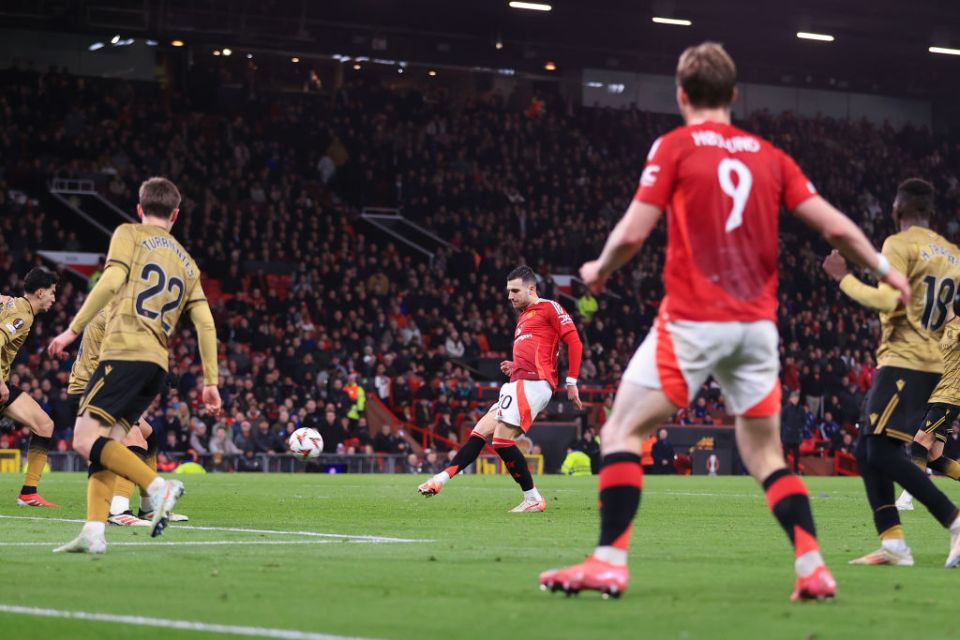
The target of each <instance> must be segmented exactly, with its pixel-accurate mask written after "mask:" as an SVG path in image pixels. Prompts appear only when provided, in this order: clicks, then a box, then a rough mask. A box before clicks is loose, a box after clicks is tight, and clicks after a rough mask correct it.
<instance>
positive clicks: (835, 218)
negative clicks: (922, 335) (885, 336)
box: [794, 196, 910, 304]
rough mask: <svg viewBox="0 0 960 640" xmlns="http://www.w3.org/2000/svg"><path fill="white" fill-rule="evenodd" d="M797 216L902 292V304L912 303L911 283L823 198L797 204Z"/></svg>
mask: <svg viewBox="0 0 960 640" xmlns="http://www.w3.org/2000/svg"><path fill="white" fill-rule="evenodd" d="M794 214H795V215H796V216H797V217H798V218H800V220H802V221H803V222H804V223H806V224H807V226H809V227H811V228H813V229H816V230H817V231H819V232H820V234H821V235H822V236H823V237H824V239H825V240H826V241H827V242H829V243H830V244H831V245H832V246H833V247H834V248H836V249H838V250H839V251H840V253H841V254H843V255H844V256H846V257H847V258H849V259H850V260H852V261H853V262H854V263H856V264H858V265H860V266H861V267H866V268H868V269H872V270H873V272H874V273H875V274H876V275H877V278H878V279H879V280H881V281H882V282H885V283H886V284H888V285H889V286H890V287H892V288H893V289H896V290H897V292H899V298H898V301H899V302H902V303H904V304H906V303H907V301H909V300H910V282H909V281H908V280H907V278H906V276H904V275H903V273H901V272H900V271H898V270H897V269H895V268H892V267H891V266H890V261H889V260H888V259H887V258H886V257H885V256H884V255H883V254H881V253H878V252H877V250H876V249H874V248H873V245H872V244H870V241H869V240H867V237H866V236H865V235H863V231H861V230H860V228H859V227H858V226H857V225H855V224H854V223H853V221H852V220H851V219H850V218H848V217H847V216H845V215H844V214H843V213H841V212H840V211H838V210H837V209H836V208H834V207H833V205H831V204H830V203H829V202H827V201H826V200H824V199H823V198H821V197H820V196H814V197H812V198H808V199H806V200H804V201H803V202H801V203H800V204H799V205H797V208H796V209H795V210H794Z"/></svg>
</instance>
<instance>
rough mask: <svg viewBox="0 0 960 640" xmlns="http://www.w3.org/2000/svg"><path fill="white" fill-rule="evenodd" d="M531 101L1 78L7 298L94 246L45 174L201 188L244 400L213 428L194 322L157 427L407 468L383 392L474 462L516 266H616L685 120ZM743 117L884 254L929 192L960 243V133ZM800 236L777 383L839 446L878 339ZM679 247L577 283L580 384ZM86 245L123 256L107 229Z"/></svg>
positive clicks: (127, 197)
mask: <svg viewBox="0 0 960 640" xmlns="http://www.w3.org/2000/svg"><path fill="white" fill-rule="evenodd" d="M538 104H539V108H537V109H529V108H527V105H523V104H517V101H516V100H515V99H514V98H513V97H510V96H507V97H503V96H499V95H496V94H490V95H483V96H479V97H475V98H462V97H456V98H455V97H451V96H449V95H445V94H443V92H442V91H440V90H438V92H437V93H436V94H431V95H421V94H417V93H412V92H407V93H398V92H392V91H389V90H387V89H386V88H384V87H381V86H378V85H375V84H368V83H358V84H353V85H349V86H347V87H345V88H344V89H342V90H341V91H339V92H338V93H337V94H336V97H335V99H332V100H319V99H316V96H312V95H309V94H307V95H299V96H298V95H289V94H285V95H260V96H258V97H257V99H256V100H251V101H240V102H238V103H237V104H235V105H231V106H230V107H229V109H227V108H224V109H220V110H218V111H217V112H215V113H214V112H201V111H199V110H198V109H197V108H196V107H195V106H194V105H193V104H192V102H191V99H190V98H189V97H188V96H186V95H184V94H181V93H178V92H177V91H176V90H175V89H173V90H170V91H168V92H167V93H165V94H161V92H160V89H159V88H158V87H152V86H141V85H138V86H137V87H135V88H134V87H132V86H131V85H129V84H127V83H123V82H119V81H104V80H90V79H81V78H76V77H71V76H66V75H62V74H55V73H51V74H44V75H42V76H38V75H36V74H21V73H10V72H7V73H5V74H3V77H2V81H0V213H2V218H0V232H2V240H0V243H2V244H0V291H3V292H16V290H17V287H16V281H15V280H14V278H15V277H16V274H22V273H25V269H26V267H27V266H29V265H30V264H33V263H34V262H36V261H37V258H36V255H35V252H36V251H37V250H39V249H66V248H69V249H77V248H80V246H79V245H80V243H79V241H78V240H77V237H76V234H75V233H74V232H73V231H71V230H68V229H65V228H63V227H62V226H61V225H62V223H61V222H60V221H59V220H58V219H56V218H55V217H54V216H51V215H49V213H46V212H44V211H43V210H42V209H41V208H40V207H38V206H36V204H34V203H33V202H32V201H31V199H30V197H29V195H25V194H24V193H23V192H27V193H29V192H30V190H31V189H36V188H37V186H38V185H42V184H43V183H45V182H46V181H48V180H49V179H50V178H52V177H72V178H88V179H92V180H94V181H95V182H96V184H97V185H98V188H99V189H100V190H101V191H102V193H104V195H106V196H107V197H108V198H110V199H112V200H113V201H114V202H116V203H117V204H118V205H119V206H121V207H123V208H125V209H127V210H131V211H132V210H133V206H134V204H135V201H136V188H137V186H138V185H139V183H140V182H141V181H142V180H143V179H145V178H146V177H149V176H150V175H154V174H162V175H165V176H168V177H170V178H171V179H172V180H174V182H176V183H177V184H178V185H179V187H180V189H181V191H182V192H183V194H184V196H185V199H184V202H183V205H182V207H181V216H180V219H179V221H178V223H177V225H176V226H175V228H174V234H175V235H176V236H177V237H178V238H180V239H181V241H182V242H183V243H184V245H185V246H186V247H187V249H188V250H189V251H190V252H191V253H192V255H194V257H195V258H197V260H198V262H199V263H200V266H201V268H202V269H203V270H204V272H205V274H206V275H207V276H208V277H209V278H210V279H211V280H209V281H208V282H207V284H206V286H207V293H208V296H209V297H210V299H211V301H212V303H213V309H214V314H215V317H216V319H217V324H218V329H219V335H220V337H221V340H222V347H221V349H222V352H221V358H222V366H223V381H222V385H223V393H224V396H225V397H224V399H225V406H226V407H227V413H226V416H225V417H224V418H222V419H220V420H217V421H213V420H210V419H207V418H204V417H202V416H200V415H199V411H198V410H197V405H198V393H197V387H196V385H197V384H198V379H199V378H200V376H199V364H198V358H197V355H196V354H197V351H196V342H195V339H194V337H193V333H192V329H190V328H189V327H187V328H181V330H179V331H178V333H177V334H176V336H175V337H174V339H173V341H172V351H173V356H172V359H173V362H174V363H175V369H176V370H177V371H178V372H179V374H180V379H179V382H178V383H177V384H176V386H175V387H174V388H172V389H171V391H170V393H169V394H168V395H167V397H166V398H164V400H163V401H162V403H160V404H159V405H158V406H157V407H156V409H155V410H154V411H153V413H152V420H153V421H155V423H157V424H158V425H160V426H161V427H162V428H163V430H164V432H165V433H166V434H167V435H166V436H165V443H166V447H167V448H168V450H169V452H170V453H177V452H182V451H185V450H192V451H194V452H199V451H200V450H201V449H203V450H206V451H208V452H210V453H216V452H218V451H222V452H223V453H225V454H227V455H229V454H236V453H238V451H239V452H240V453H242V454H244V457H246V458H249V459H250V460H251V462H250V464H254V463H257V461H256V458H257V456H256V455H255V454H256V453H265V454H267V455H270V454H271V452H273V453H276V452H279V451H282V450H283V440H284V439H285V436H286V435H287V434H288V433H289V432H290V431H292V430H293V429H295V428H296V427H298V426H304V425H305V426H313V427H315V428H318V430H320V431H321V433H322V434H323V436H324V440H325V442H326V443H327V445H326V450H327V451H337V450H341V451H343V452H344V453H347V452H364V451H371V450H372V451H377V452H390V453H396V454H403V455H408V454H409V453H410V452H409V451H408V450H407V448H408V446H409V441H407V440H406V439H405V438H403V437H400V436H399V434H398V433H396V431H395V430H390V431H391V434H392V435H393V436H394V437H392V438H380V439H379V440H378V437H379V436H380V435H382V434H371V433H370V431H369V429H368V428H367V425H366V424H365V419H364V417H363V415H362V414H363V410H362V407H361V408H359V410H358V408H357V407H358V398H359V395H360V390H362V392H363V393H364V401H382V402H384V403H385V404H387V405H388V406H389V407H391V408H392V409H393V410H394V411H395V412H396V413H397V414H399V415H400V416H401V417H402V418H403V419H405V420H407V421H409V422H411V423H413V424H416V425H418V426H421V427H427V428H430V429H434V430H435V432H436V433H437V434H438V435H440V436H442V438H438V439H436V441H435V443H434V444H435V446H436V447H437V448H439V449H441V454H442V453H443V450H445V449H448V448H450V447H453V446H455V445H456V441H457V424H456V422H457V418H458V417H460V416H462V415H463V412H464V411H465V410H470V409H474V410H476V409H477V408H480V409H482V408H483V406H482V403H481V402H480V399H479V398H478V396H477V388H476V385H475V384H474V383H475V380H474V378H473V377H472V374H471V369H470V368H469V367H467V366H461V363H464V364H471V363H473V362H475V361H476V359H477V358H480V357H483V356H489V357H504V356H506V355H508V354H509V352H510V348H511V343H512V336H513V328H514V315H513V313H512V311H511V310H510V309H509V307H508V303H507V301H506V299H505V295H504V282H503V278H504V276H505V274H506V273H507V272H508V271H509V270H510V269H511V268H512V267H514V266H516V264H518V263H527V264H530V265H531V266H533V267H534V268H535V269H536V270H537V271H538V272H539V273H541V274H542V275H543V276H544V278H545V279H544V282H543V285H542V287H541V295H543V296H545V297H552V298H555V299H557V298H558V295H559V292H558V291H557V290H556V287H555V285H554V283H553V282H552V280H551V279H550V278H549V274H550V273H572V272H574V271H575V269H576V267H577V266H578V265H579V264H580V263H581V262H582V261H584V260H585V259H588V258H590V257H592V256H594V255H596V254H597V252H598V251H599V249H600V246H601V244H602V242H603V240H604V238H605V236H606V234H607V233H608V231H609V230H610V228H611V227H612V226H613V224H614V223H615V221H616V220H617V219H618V217H619V216H620V214H621V213H622V210H623V209H624V207H625V205H626V204H627V203H628V202H629V200H630V198H631V196H632V194H633V191H634V189H635V187H636V184H637V178H638V176H639V173H640V171H641V170H642V166H643V162H644V158H645V155H646V152H647V149H648V148H649V147H650V145H651V144H652V142H653V141H654V140H655V138H656V137H657V136H658V135H660V134H661V133H663V132H665V131H667V130H669V129H670V128H672V127H673V126H675V125H677V124H679V120H678V119H677V118H676V117H670V116H664V115H655V114H648V113H643V112H639V111H633V110H625V111H615V110H607V109H595V108H582V107H572V106H569V105H564V104H563V103H562V102H560V101H558V100H556V99H552V98H550V97H547V99H546V100H545V101H543V102H539V103H538ZM225 111H226V112H225ZM738 124H741V125H742V126H743V127H744V128H746V129H748V130H751V131H755V132H756V133H758V134H760V135H763V136H765V137H767V138H769V139H770V140H772V141H773V142H774V143H776V144H778V145H779V146H781V147H782V148H784V149H785V150H786V151H788V152H789V153H791V154H792V155H793V156H794V157H795V158H796V159H797V160H798V162H799V164H800V166H801V167H802V168H803V169H804V171H805V172H806V173H807V174H808V176H809V177H810V178H811V179H812V181H813V182H814V183H815V184H816V185H817V186H818V188H819V190H820V192H821V193H823V194H824V195H825V196H826V197H827V198H828V199H829V200H831V201H832V202H833V203H834V204H836V205H837V206H838V207H839V208H841V209H842V210H844V211H845V212H847V213H848V214H850V215H851V217H853V218H854V219H855V220H856V221H857V222H859V223H860V224H861V225H863V226H864V228H865V229H866V230H867V231H868V233H869V234H870V235H871V236H872V237H873V239H874V241H875V242H876V243H877V244H879V243H880V241H882V238H883V237H884V236H885V235H886V234H888V233H889V232H890V231H891V230H892V224H891V222H890V220H889V218H888V216H887V213H886V212H887V210H888V209H889V200H890V197H891V194H892V193H893V191H894V189H895V187H896V184H897V182H898V181H899V180H900V179H902V178H905V177H909V176H913V175H922V176H924V177H926V178H928V179H931V180H932V181H933V182H934V184H935V185H936V186H937V188H938V192H939V209H940V212H941V213H942V214H944V215H943V216H942V219H943V220H944V221H945V224H944V225H942V229H941V230H942V231H943V232H944V233H945V234H946V235H947V236H948V237H950V238H952V239H957V237H958V235H960V224H958V219H960V218H958V216H957V214H958V213H960V204H958V203H960V188H958V185H957V180H956V177H955V176H956V175H960V171H958V169H960V147H958V145H957V143H956V142H955V141H951V142H946V141H939V140H938V139H937V138H935V137H934V136H932V135H931V134H930V133H929V132H926V131H917V130H913V129H910V128H906V129H902V130H898V131H895V130H892V129H890V128H889V127H878V126H876V125H872V124H869V123H866V122H844V121H835V120H830V119H800V118H795V117H793V116H790V115H782V116H776V117H774V116H771V115H768V114H757V115H754V116H753V117H751V118H750V119H749V121H747V122H744V123H738ZM362 205H387V206H398V207H400V208H401V209H402V211H403V213H404V215H405V216H407V217H408V218H410V219H412V220H414V221H416V222H418V223H419V224H422V225H424V226H425V227H427V228H429V229H431V230H433V231H434V232H435V233H437V234H438V235H439V236H441V237H443V238H446V239H448V240H449V241H450V243H451V246H450V247H449V249H442V250H440V251H439V252H438V253H437V255H436V256H435V259H434V260H433V261H432V263H428V262H426V261H424V260H422V259H420V258H419V257H417V256H412V255H410V254H407V253H404V252H403V251H402V250H401V249H399V248H398V247H397V246H396V245H394V244H392V243H391V242H389V240H388V239H382V238H379V237H378V236H376V235H375V234H374V231H373V230H371V229H369V228H367V227H364V224H363V223H362V222H361V221H360V219H359V217H358V215H357V213H358V209H359V207H360V206H362ZM781 230H782V238H783V244H784V246H785V247H788V249H786V250H784V251H783V252H782V253H781V294H780V295H781V303H782V304H781V307H780V312H779V313H780V316H779V325H780V330H781V334H782V336H783V341H782V346H781V356H782V363H783V374H782V380H783V384H784V387H785V389H786V390H787V391H792V390H796V391H798V392H799V393H800V398H801V404H802V406H804V407H806V409H807V412H808V414H809V415H810V416H812V419H811V420H808V421H807V422H808V423H809V424H805V426H804V430H805V432H809V433H810V434H811V435H812V434H813V433H814V432H816V433H821V434H822V435H824V436H825V438H826V439H828V440H832V439H833V437H834V435H835V434H836V433H837V432H836V430H835V429H837V428H839V429H841V430H844V429H846V428H848V427H849V426H851V425H852V424H854V423H855V422H856V421H857V418H858V414H859V405H860V403H861V402H862V397H863V394H864V392H865V391H866V389H867V388H868V387H869V384H870V382H871V380H872V376H873V372H874V370H875V366H874V362H873V359H872V353H873V350H874V349H875V346H876V342H877V339H878V335H879V322H878V319H877V317H876V314H874V313H871V312H868V311H865V310H863V309H860V308H858V307H856V305H854V304H853V303H851V302H850V301H848V300H846V299H845V298H844V297H843V296H842V294H840V292H839V290H838V289H837V287H836V286H835V285H834V284H833V283H832V282H830V281H829V280H828V279H827V278H826V277H824V276H823V274H822V273H821V271H820V262H821V260H822V257H823V255H824V254H825V253H826V251H827V247H826V245H825V244H824V243H822V242H821V241H819V240H818V239H817V238H815V237H814V236H813V235H812V234H811V233H809V232H808V231H807V230H806V229H804V228H802V226H801V225H800V224H799V223H798V222H797V221H795V220H793V219H791V218H790V217H789V216H784V217H783V218H782V224H781ZM571 231H574V232H571ZM663 240H664V227H663V225H661V226H660V227H659V228H658V229H657V230H656V231H655V232H654V234H653V236H652V237H651V239H650V241H649V245H648V248H646V249H644V251H643V252H641V254H640V255H639V256H638V258H637V259H636V260H634V261H633V262H632V263H631V264H630V266H629V267H628V268H625V269H624V270H622V271H621V272H620V273H618V274H617V275H616V276H615V277H614V278H613V280H612V282H611V283H610V290H611V292H612V294H613V295H602V296H599V297H598V298H592V297H591V296H587V295H583V293H584V292H582V291H574V292H573V295H574V298H571V299H568V298H563V299H560V301H561V302H562V303H563V304H564V305H565V306H566V307H567V308H568V309H569V310H571V311H573V312H575V313H576V314H577V316H578V318H579V320H578V325H579V328H580V330H581V333H582V336H583V339H584V342H585V344H586V346H587V351H586V352H585V354H584V355H585V357H584V363H583V368H582V375H581V381H582V383H583V384H587V385H595V386H598V387H605V386H608V385H612V384H615V383H616V382H617V380H618V379H619V374H620V373H621V371H622V370H623V367H624V366H625V364H626V361H627V359H628V358H629V357H630V356H631V355H632V353H633V351H634V349H635V347H636V345H637V344H638V343H639V341H640V339H641V338H642V337H643V335H644V334H645V333H646V331H647V329H648V328H649V326H650V324H651V322H652V321H653V318H654V317H655V315H656V310H657V304H658V302H659V298H660V296H661V295H662V286H661V281H660V276H659V272H660V267H661V266H662V261H663V251H662V247H663ZM84 248H86V249H94V250H100V251H105V249H106V238H105V237H104V238H103V246H100V247H84ZM68 288H69V291H68ZM84 290H85V287H84V286H83V283H82V282H77V283H69V284H68V283H66V281H65V284H64V286H63V287H62V291H61V294H60V302H58V304H57V307H55V309H54V310H53V311H52V312H51V313H50V315H49V317H48V318H46V319H43V320H42V321H41V322H38V324H37V325H36V328H35V329H34V336H33V337H32V338H31V341H30V343H28V346H27V347H25V348H24V353H23V354H22V356H21V357H22V358H24V362H27V360H26V359H28V358H29V362H30V363H31V366H30V367H28V368H26V369H22V368H21V369H20V370H19V373H18V375H19V376H20V378H19V379H20V380H25V382H24V384H28V385H37V387H36V388H35V389H34V390H33V392H34V393H35V394H40V396H42V397H43V398H44V399H45V407H48V408H49V407H53V405H55V404H56V400H57V397H58V394H59V391H60V388H61V386H62V378H63V377H64V375H65V371H66V370H67V366H68V363H51V362H49V361H48V360H46V359H45V358H44V357H41V356H40V355H39V348H40V346H41V344H42V343H43V342H45V341H46V339H47V338H48V337H49V336H51V335H54V334H55V333H56V332H57V331H59V329H60V328H61V327H62V326H64V324H65V323H66V321H67V320H68V318H69V315H70V314H71V313H72V312H73V310H74V309H75V308H76V305H77V303H78V302H79V301H80V300H81V297H82V294H83V293H84ZM562 366H563V365H561V367H562ZM31 378H32V379H31ZM45 385H49V388H45ZM785 397H787V394H785ZM52 410H53V409H52ZM723 413H724V405H723V398H722V396H721V394H720V393H719V390H718V389H716V388H715V387H710V386H705V388H704V389H703V390H702V393H701V394H700V396H699V397H698V398H697V400H696V401H695V402H694V403H693V405H692V406H691V407H690V408H688V409H686V410H684V411H683V412H681V415H679V416H678V420H679V421H682V422H687V423H692V424H695V423H708V422H711V421H717V420H720V419H721V418H722V415H723ZM61 417H62V416H61ZM57 420H58V421H57V428H58V430H61V429H63V426H62V425H63V424H65V423H64V422H62V421H60V420H59V419H57ZM200 424H204V427H200ZM221 429H223V430H224V431H223V432H222V433H221ZM62 433H63V434H64V435H66V436H68V435H69V433H68V432H62ZM171 433H173V434H176V436H175V437H174V436H171V435H170V434H171ZM231 445H232V447H231ZM233 448H235V449H236V451H235V450H234V449H233ZM251 452H252V453H251ZM240 466H243V464H242V463H241V465H240Z"/></svg>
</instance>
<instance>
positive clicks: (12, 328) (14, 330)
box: [7, 322, 17, 333]
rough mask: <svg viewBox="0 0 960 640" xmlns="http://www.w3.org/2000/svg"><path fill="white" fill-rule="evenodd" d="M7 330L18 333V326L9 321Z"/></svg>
mask: <svg viewBox="0 0 960 640" xmlns="http://www.w3.org/2000/svg"><path fill="white" fill-rule="evenodd" d="M7 331H9V332H10V333H16V332H17V328H16V327H15V326H13V325H12V324H10V323H9V322H8V323H7Z"/></svg>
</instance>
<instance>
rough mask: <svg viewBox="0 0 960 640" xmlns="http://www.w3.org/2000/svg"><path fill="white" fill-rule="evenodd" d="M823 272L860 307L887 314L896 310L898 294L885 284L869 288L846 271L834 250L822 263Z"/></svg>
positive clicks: (844, 262) (840, 257)
mask: <svg viewBox="0 0 960 640" xmlns="http://www.w3.org/2000/svg"><path fill="white" fill-rule="evenodd" d="M823 270H824V271H825V272H826V273H827V275H828V276H830V277H831V278H833V279H834V280H836V281H837V282H839V283H840V290H841V291H843V292H844V293H845V294H847V295H848V296H849V297H850V298H852V299H853V300H854V301H856V302H857V303H859V304H860V305H861V306H864V307H867V308H869V309H874V310H876V311H883V312H887V313H889V312H890V311H893V310H894V309H896V308H897V305H898V304H899V301H900V292H899V291H897V290H896V289H894V288H893V287H891V286H890V285H888V284H886V283H882V284H881V285H880V286H879V287H871V286H870V285H868V284H866V283H864V282H861V281H860V280H859V279H857V277H856V276H854V275H852V274H851V273H850V272H849V271H848V270H847V261H846V260H844V259H843V256H842V255H840V252H839V251H837V250H836V249H834V250H833V251H832V252H831V253H830V255H828V256H827V257H826V258H825V259H824V261H823Z"/></svg>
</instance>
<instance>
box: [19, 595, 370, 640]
mask: <svg viewBox="0 0 960 640" xmlns="http://www.w3.org/2000/svg"><path fill="white" fill-rule="evenodd" d="M0 613H14V614H20V615H25V616H39V617H42V618H67V619H70V620H83V621H86V622H112V623H115V624H126V625H134V626H138V627H160V628H161V629H176V630H179V631H199V632H202V633H223V634H227V635H234V636H252V637H256V638H281V639H282V640H369V639H364V638H357V637H353V636H337V635H332V634H329V633H315V632H313V631H297V630H295V629H271V628H269V627H245V626H239V625H232V624H208V623H206V622H194V621H192V620H169V619H167V618H147V617H145V616H124V615H117V614H113V613H95V612H91V611H65V610H63V609H40V608H37V607H20V606H17V605H11V604H0Z"/></svg>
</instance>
